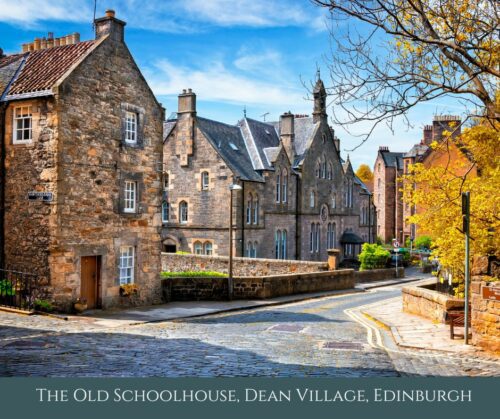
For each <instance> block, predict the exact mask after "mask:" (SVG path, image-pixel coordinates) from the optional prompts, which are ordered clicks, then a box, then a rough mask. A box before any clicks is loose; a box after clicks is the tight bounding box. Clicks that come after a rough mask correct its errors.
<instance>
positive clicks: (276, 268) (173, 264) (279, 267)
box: [161, 253, 328, 276]
mask: <svg viewBox="0 0 500 419" xmlns="http://www.w3.org/2000/svg"><path fill="white" fill-rule="evenodd" d="M161 257H162V263H161V269H162V271H169V272H181V271H216V272H223V273H227V272H228V266H229V258H228V257H226V256H205V255H182V254H175V253H162V255H161ZM327 270H328V264H327V263H326V262H306V261H300V260H276V259H253V258H242V257H235V258H234V259H233V274H234V276H265V275H278V274H288V273H311V272H318V271H327Z"/></svg>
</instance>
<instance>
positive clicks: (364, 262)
mask: <svg viewBox="0 0 500 419" xmlns="http://www.w3.org/2000/svg"><path fill="white" fill-rule="evenodd" d="M390 257H391V253H390V252H389V251H388V250H385V249H384V248H383V247H382V246H380V245H379V244H376V243H375V244H370V243H365V244H363V247H362V250H361V253H360V254H359V256H358V260H359V261H360V262H361V266H360V270H362V271H364V270H367V269H377V268H385V265H386V263H387V260H388V259H389V258H390Z"/></svg>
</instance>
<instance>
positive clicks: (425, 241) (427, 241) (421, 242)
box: [415, 236, 432, 249]
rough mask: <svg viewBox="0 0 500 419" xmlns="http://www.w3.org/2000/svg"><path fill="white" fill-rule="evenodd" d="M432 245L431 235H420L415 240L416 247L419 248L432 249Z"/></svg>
mask: <svg viewBox="0 0 500 419" xmlns="http://www.w3.org/2000/svg"><path fill="white" fill-rule="evenodd" d="M431 246H432V239H431V238H430V237H429V236H420V237H417V239H416V240H415V248H417V249H430V248H431Z"/></svg>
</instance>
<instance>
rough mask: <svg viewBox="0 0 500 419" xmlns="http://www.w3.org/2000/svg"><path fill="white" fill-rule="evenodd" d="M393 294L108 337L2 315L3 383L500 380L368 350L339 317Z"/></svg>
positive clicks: (471, 361)
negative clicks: (42, 379) (45, 379)
mask: <svg viewBox="0 0 500 419" xmlns="http://www.w3.org/2000/svg"><path fill="white" fill-rule="evenodd" d="M398 295H400V288H399V287H386V288H379V289H377V290H374V291H371V292H366V293H359V294H350V295H343V296H335V297H327V298H322V299H317V300H308V301H303V302H299V303H293V304H285V305H281V306H274V307H267V308H260V309H255V310H246V311H240V312H233V313H226V314H219V315H209V316H205V317H199V318H192V319H183V320H177V321H167V322H161V323H150V324H141V325H130V326H126V327H120V328H108V329H104V328H102V327H97V326H95V325H93V324H92V322H86V321H83V320H80V319H78V320H76V321H62V320H59V319H55V318H51V317H46V316H29V317H28V316H22V315H16V314H10V313H4V312H0V376H58V377H83V376H94V377H95V376H104V377H122V376H128V377H130V376H139V377H146V376H165V377H179V376H191V377H200V376H203V377H205V376H208V377H212V376H230V377H235V376H287V377H291V376H299V377H303V376H329V377H380V376H383V377H396V376H403V375H404V376H415V375H419V376H472V375H474V376H477V375H480V376H500V369H499V363H498V362H492V361H491V360H486V359H480V358H473V357H469V358H467V357H464V356H459V355H453V354H443V353H436V352H434V353H433V352H425V351H418V350H401V349H398V350H394V351H392V350H390V349H388V350H386V349H384V348H382V347H373V346H370V345H369V342H368V341H367V331H366V329H365V328H364V327H363V326H362V325H360V324H358V323H357V322H356V321H354V320H352V319H351V317H349V316H348V315H346V314H345V313H344V310H346V309H353V308H355V307H357V306H362V305H365V304H371V303H375V302H377V301H379V302H380V304H383V300H384V299H388V298H394V297H396V296H398ZM386 338H387V336H386Z"/></svg>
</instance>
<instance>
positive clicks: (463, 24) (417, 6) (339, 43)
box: [312, 0, 500, 140]
mask: <svg viewBox="0 0 500 419" xmlns="http://www.w3.org/2000/svg"><path fill="white" fill-rule="evenodd" d="M312 2H313V3H315V4H316V5H318V6H321V7H325V8H328V9H329V12H330V16H331V19H332V21H333V22H334V23H339V22H340V23H345V22H344V21H346V20H347V22H349V21H354V22H355V23H356V29H354V25H351V26H348V29H347V31H346V34H345V36H344V37H340V35H339V34H340V33H342V27H345V25H343V26H339V30H336V31H335V33H334V32H333V31H334V29H332V33H331V39H332V42H333V44H332V52H331V57H330V58H329V69H330V73H331V77H332V82H333V86H332V87H331V88H329V94H330V95H331V98H332V101H333V102H334V104H335V105H336V106H335V107H333V113H334V115H333V118H334V122H335V123H337V124H339V125H344V126H346V125H349V124H352V123H355V122H363V121H365V122H366V121H368V122H371V123H372V124H371V129H370V131H369V132H368V133H367V134H366V136H365V140H366V139H367V138H368V137H369V135H370V134H371V132H372V131H373V129H374V128H375V127H376V126H377V125H378V124H379V123H381V122H385V123H387V125H388V126H389V127H390V128H391V129H392V124H393V120H394V118H395V117H397V116H400V115H403V116H405V117H406V114H407V112H408V111H409V110H410V109H411V108H412V107H414V106H415V105H416V104H418V103H422V102H426V101H431V100H433V99H436V98H439V97H442V96H446V95H459V97H460V98H462V99H463V100H464V101H466V102H469V103H468V105H470V104H473V105H474V106H477V107H479V108H480V114H481V115H482V116H484V117H486V118H487V119H488V120H489V121H495V120H496V121H498V119H499V116H498V114H497V113H495V98H494V97H495V91H496V90H495V89H496V88H497V86H498V81H499V78H500V67H499V57H500V41H499V38H498V30H499V27H500V26H499V22H500V12H499V9H500V6H499V3H498V2H497V0H482V1H477V0H370V1H367V0H312Z"/></svg>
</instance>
